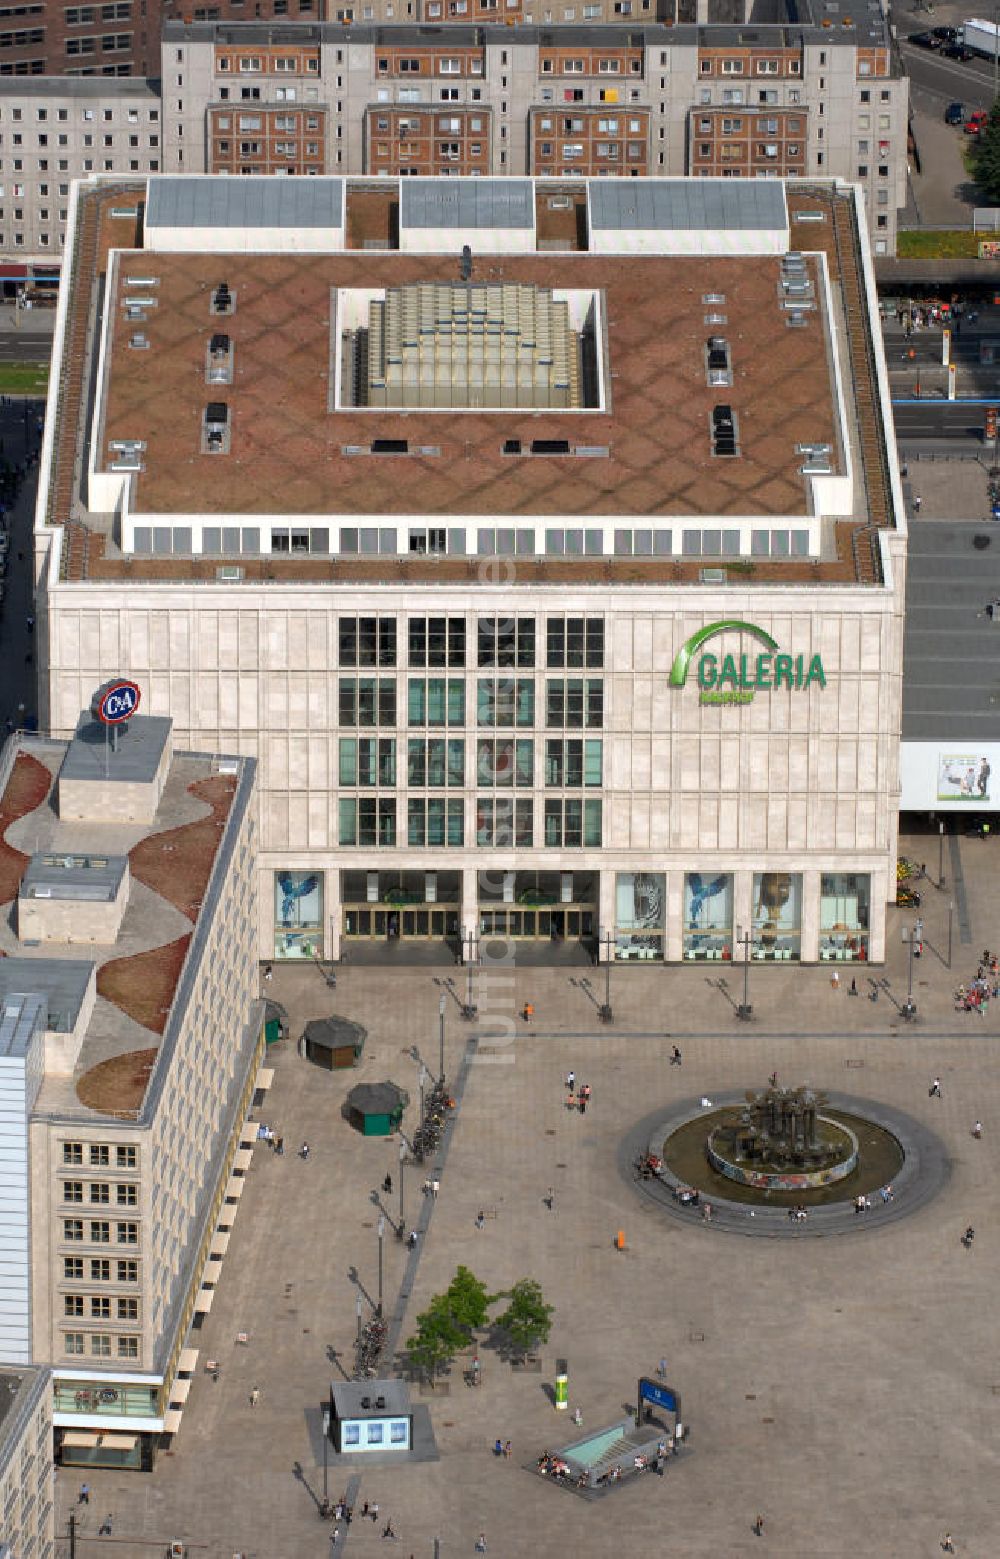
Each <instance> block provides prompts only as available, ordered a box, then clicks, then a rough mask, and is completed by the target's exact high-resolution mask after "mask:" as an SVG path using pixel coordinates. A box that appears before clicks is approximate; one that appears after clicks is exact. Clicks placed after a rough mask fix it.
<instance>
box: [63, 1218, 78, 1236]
mask: <svg viewBox="0 0 1000 1559" xmlns="http://www.w3.org/2000/svg"><path fill="white" fill-rule="evenodd" d="M63 1239H64V1240H82V1239H83V1219H82V1218H64V1219H63Z"/></svg>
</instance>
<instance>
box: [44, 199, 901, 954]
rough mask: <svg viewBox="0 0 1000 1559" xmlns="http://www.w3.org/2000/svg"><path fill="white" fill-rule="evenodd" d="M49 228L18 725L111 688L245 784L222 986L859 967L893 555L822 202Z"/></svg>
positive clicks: (349, 204)
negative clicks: (422, 944)
mask: <svg viewBox="0 0 1000 1559" xmlns="http://www.w3.org/2000/svg"><path fill="white" fill-rule="evenodd" d="M129 207H131V212H130V210H129ZM140 207H142V208H143V213H144V214H143V216H142V219H141V220H140V218H139V215H138V211H139V208H140ZM75 209H76V222H77V227H78V231H79V239H78V243H79V246H80V248H81V251H83V252H89V253H90V254H92V255H93V256H94V257H95V258H93V259H92V260H91V263H90V265H89V266H88V267H87V268H86V269H83V268H81V269H80V270H79V271H77V272H75V273H74V274H73V276H72V277H71V285H70V286H69V287H68V288H66V289H64V293H63V296H62V297H61V300H60V313H59V316H58V320H57V330H56V346H55V364H56V372H55V374H54V377H53V387H52V391H51V402H50V407H49V415H48V418H47V423H46V435H45V444H44V446H43V454H42V466H41V488H40V498H39V510H38V518H37V526H36V546H37V567H38V573H39V581H40V615H39V622H40V626H43V627H44V633H43V637H42V642H43V647H44V648H45V654H46V657H47V658H46V661H45V664H44V665H43V667H42V675H43V685H44V689H45V699H46V703H45V708H44V710H43V716H42V718H43V723H44V724H46V725H49V726H51V728H52V729H53V730H55V731H62V730H64V729H66V728H67V727H68V726H71V724H72V722H73V720H74V718H75V712H76V710H77V708H78V707H79V703H80V699H81V695H82V693H83V691H84V690H85V689H86V688H87V687H89V686H90V684H91V683H92V682H93V680H94V678H95V674H96V671H97V669H98V667H99V666H101V665H103V664H106V663H107V661H108V658H109V657H110V659H111V660H112V661H114V662H115V663H116V664H121V665H123V666H125V667H126V668H127V670H128V673H129V674H130V675H131V676H133V677H134V678H135V679H136V681H137V682H138V683H139V684H140V686H141V687H142V689H143V696H144V697H145V699H146V701H147V707H149V708H151V709H152V710H154V711H156V712H163V713H166V712H167V711H168V710H169V711H170V713H171V715H172V717H173V719H174V720H175V722H176V724H177V727H178V731H179V733H182V739H183V740H184V741H185V742H187V743H189V744H191V745H193V746H198V747H209V748H214V747H219V748H221V749H224V750H227V751H243V752H246V753H252V754H253V755H254V756H256V757H257V759H258V762H259V765H260V769H259V775H260V784H259V808H260V853H259V878H258V916H259V918H258V939H257V951H258V953H259V954H260V956H261V957H267V958H275V957H276V958H282V957H310V956H315V955H324V956H331V957H337V956H338V955H340V954H343V953H345V952H349V951H350V949H351V948H352V946H356V945H357V944H358V943H359V942H367V943H371V942H372V941H373V940H374V941H376V942H377V941H379V940H382V941H384V940H385V938H386V937H387V936H388V937H392V938H395V936H397V935H398V936H399V937H400V938H402V939H403V940H406V939H409V938H411V937H415V938H420V939H424V940H438V941H440V942H442V943H443V942H445V941H448V942H449V944H450V947H451V950H452V951H454V952H457V951H458V950H459V948H460V947H464V950H465V954H466V956H469V955H470V954H474V951H475V942H476V939H477V938H483V937H487V936H491V935H494V934H501V935H504V936H506V937H509V938H511V939H513V940H514V941H515V943H516V942H519V941H523V942H532V943H535V944H540V945H542V946H544V945H545V944H547V943H549V942H550V941H551V939H552V938H553V937H555V938H556V939H558V940H559V941H560V943H562V942H564V941H566V942H576V941H577V940H579V941H580V942H581V943H582V944H583V945H584V948H585V949H587V950H590V951H593V950H594V949H595V947H596V945H597V943H598V941H599V940H600V941H601V953H602V956H607V954H608V951H609V949H610V951H611V952H612V953H613V955H614V956H615V957H618V958H620V959H623V960H630V959H635V958H653V959H671V960H679V959H698V958H706V959H726V958H729V957H731V956H732V953H733V947H734V938H735V934H736V932H737V929H738V928H740V927H742V928H745V930H746V932H748V934H749V935H750V936H751V939H752V944H753V951H754V955H755V956H757V957H760V958H771V957H781V958H790V959H795V958H802V959H819V958H840V959H872V960H878V959H881V958H882V956H883V951H884V936H885V905H886V901H887V900H888V899H889V898H890V897H892V896H893V894H894V885H895V853H896V815H897V810H898V792H899V776H898V762H899V724H900V685H901V643H902V621H903V587H904V572H905V539H906V538H905V525H904V522H903V520H902V518H901V511H900V507H899V504H900V495H899V488H898V478H897V474H896V465H895V460H894V458H893V455H892V448H891V434H890V429H891V422H890V411H889V401H888V393H887V388H886V379H885V373H884V364H883V359H882V349H881V344H880V337H879V330H878V311H877V307H876V302H875V292H874V284H873V280H872V271H871V263H870V258H869V255H868V248H867V235H866V229H865V220H864V207H863V203H862V202H861V200H860V197H859V195H858V193H857V192H856V191H855V190H854V189H852V188H849V187H845V186H840V185H837V184H835V183H832V182H831V183H827V184H826V185H824V186H822V187H817V186H815V185H814V184H810V185H808V186H804V187H800V186H797V185H795V184H793V183H787V184H786V183H784V182H782V181H777V180H775V181H722V180H697V181H695V180H665V181H646V182H645V183H643V184H638V185H637V184H632V183H630V182H623V181H618V180H609V181H603V180H600V181H599V180H594V181H590V182H583V181H581V182H576V183H573V182H568V181H566V180H560V181H558V182H556V183H552V184H549V183H546V182H544V181H531V180H524V179H521V180H516V179H508V180H499V181H490V180H448V181H437V180H413V181H411V180H401V181H399V182H396V181H392V180H383V181H380V182H379V184H378V185H377V186H373V185H372V184H371V183H370V182H368V181H364V180H358V181H351V180H347V181H342V180H338V179H329V178H316V179H288V178H285V179H274V180H263V179H261V180H240V179H219V180H214V181H213V180H204V179H196V180H189V179H177V178H168V177H163V178H160V179H159V180H157V181H155V182H151V184H150V186H149V189H148V192H147V191H146V190H145V189H143V188H139V189H135V190H129V189H122V188H112V189H104V188H102V187H100V186H99V185H90V186H87V185H83V186H80V187H79V189H78V192H77V195H76V208H75ZM373 244H375V245H376V247H372V245H373ZM463 250H466V251H467V252H465V253H464V255H463ZM789 251H792V252H791V253H789ZM95 272H96V277H95V274H94V273H95ZM529 301H530V303H531V306H530V307H528V302H529ZM390 317H391V318H393V319H394V320H395V321H396V323H395V324H393V326H392V329H391V330H387V329H385V328H384V327H385V322H386V321H387V320H389V319H390ZM88 330H89V332H90V333H89V334H88ZM74 342H76V343H79V345H78V346H77V347H76V348H74V347H73V343H74ZM404 348H405V350H404ZM78 359H79V361H80V367H79V369H78V370H77V369H76V368H75V364H76V363H77V361H78ZM91 367H95V372H94V377H93V387H94V393H93V398H92V399H91V398H90V397H89V396H88V394H87V393H86V391H85V386H88V385H90V383H91V377H90V369H91ZM373 386H374V388H375V390H376V391H377V394H373V393H372V387H373ZM470 386H482V387H483V392H482V396H481V404H475V396H473V395H471V394H470ZM562 400H565V401H566V402H567V403H566V404H561V403H560V402H561V401H562ZM78 447H79V448H82V449H84V450H86V466H87V469H86V472H85V473H81V471H80V468H79V467H77V466H76V465H75V459H76V450H77V448H78ZM81 475H82V479H81ZM599 934H600V935H599ZM603 938H610V940H603ZM442 954H443V956H446V955H445V953H444V948H443V947H442Z"/></svg>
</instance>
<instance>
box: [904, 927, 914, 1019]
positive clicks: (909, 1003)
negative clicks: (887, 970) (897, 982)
mask: <svg viewBox="0 0 1000 1559" xmlns="http://www.w3.org/2000/svg"><path fill="white" fill-rule="evenodd" d="M916 940H917V928H916V926H915V925H914V926H911V927H910V936H909V942H910V956H909V959H908V962H907V973H906V1005H905V1007H904V1008H903V1017H904V1018H907V1019H910V1018H913V1017H915V1016H916V1012H917V1009H916V1007H915V1006H914V1005H913V948H914V944H915V943H916Z"/></svg>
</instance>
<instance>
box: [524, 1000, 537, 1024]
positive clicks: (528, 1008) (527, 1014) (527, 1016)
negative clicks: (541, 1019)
mask: <svg viewBox="0 0 1000 1559" xmlns="http://www.w3.org/2000/svg"><path fill="white" fill-rule="evenodd" d="M521 1016H522V1018H523V1019H524V1021H525V1023H530V1022H531V1020H532V1018H533V1017H534V1016H535V1009H534V1007H533V1005H532V1003H531V1002H530V1001H526V1002H525V1004H524V1011H523V1012H522V1013H521Z"/></svg>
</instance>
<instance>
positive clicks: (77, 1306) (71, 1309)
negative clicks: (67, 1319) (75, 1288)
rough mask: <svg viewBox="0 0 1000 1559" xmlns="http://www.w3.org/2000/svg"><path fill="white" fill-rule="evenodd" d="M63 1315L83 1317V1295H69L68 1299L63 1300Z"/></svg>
mask: <svg viewBox="0 0 1000 1559" xmlns="http://www.w3.org/2000/svg"><path fill="white" fill-rule="evenodd" d="M63 1314H64V1315H82V1314H83V1295H82V1294H67V1295H66V1297H65V1298H64V1299H63Z"/></svg>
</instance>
